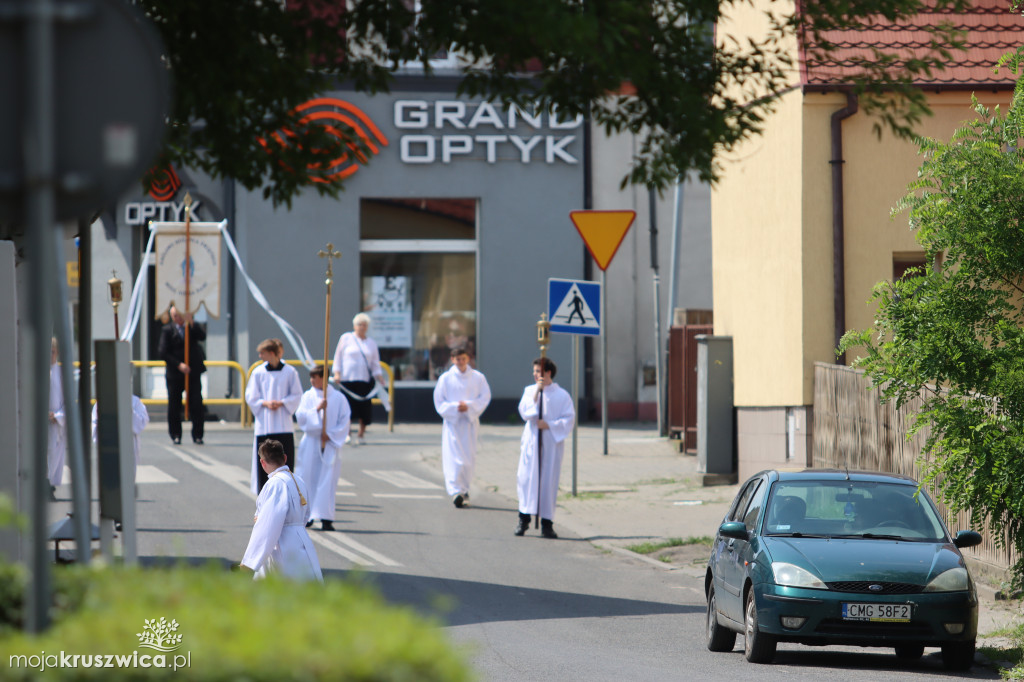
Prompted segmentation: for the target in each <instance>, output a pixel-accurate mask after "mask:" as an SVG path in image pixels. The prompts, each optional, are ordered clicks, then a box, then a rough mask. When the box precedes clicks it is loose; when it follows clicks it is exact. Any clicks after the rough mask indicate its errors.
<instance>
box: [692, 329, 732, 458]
mask: <svg viewBox="0 0 1024 682" xmlns="http://www.w3.org/2000/svg"><path fill="white" fill-rule="evenodd" d="M696 340H697V459H698V463H699V466H700V471H701V472H702V473H705V474H734V473H735V472H736V462H735V459H734V455H733V453H734V451H735V448H734V446H733V440H734V434H735V432H736V430H735V427H734V417H733V414H734V410H733V391H732V389H733V381H732V337H731V336H711V335H707V334H701V335H698V336H697V337H696Z"/></svg>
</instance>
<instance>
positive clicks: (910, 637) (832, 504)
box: [704, 469, 981, 670]
mask: <svg viewBox="0 0 1024 682" xmlns="http://www.w3.org/2000/svg"><path fill="white" fill-rule="evenodd" d="M980 543H981V535H979V534H978V533H976V532H974V531H969V530H966V531H960V532H959V533H957V534H956V537H955V538H953V537H951V536H950V534H949V532H948V531H947V530H946V527H945V524H943V522H942V519H941V518H940V517H939V514H938V512H937V511H936V509H935V506H934V504H932V501H931V499H929V497H928V495H927V493H926V492H925V491H923V490H921V491H919V490H918V485H917V483H916V482H915V481H914V480H913V479H910V478H907V477H904V476H896V475H891V474H879V473H866V472H845V471H835V470H821V469H808V470H805V471H787V472H783V471H762V472H761V473H759V474H757V475H756V476H753V477H752V478H751V479H750V480H748V481H747V482H746V483H745V484H744V485H743V486H742V487H741V488H740V491H739V493H738V494H737V496H736V499H735V500H733V503H732V506H731V507H730V509H729V513H728V514H727V515H726V517H725V519H724V521H723V523H722V525H721V526H720V527H719V529H718V534H717V536H716V537H715V542H714V546H713V547H712V550H711V559H710V560H709V561H708V569H707V575H706V577H705V581H704V591H705V594H706V595H707V605H708V610H707V647H708V649H710V650H711V651H731V650H732V648H733V645H734V644H735V642H736V634H737V633H742V634H743V635H744V640H745V643H744V653H745V654H746V658H747V660H748V661H750V662H752V663H770V662H771V661H772V659H773V658H774V657H775V648H776V645H777V644H778V643H779V642H796V643H799V644H805V645H810V646H825V645H831V644H842V645H852V646H866V647H892V648H894V649H895V650H896V655H897V656H898V657H900V658H904V659H918V658H920V657H921V656H922V655H923V654H924V648H925V647H941V648H942V661H943V663H944V664H945V666H946V667H947V668H949V669H951V670H967V669H968V668H970V667H971V664H972V663H973V662H974V645H975V639H976V637H977V632H978V595H977V590H976V589H975V586H974V581H973V580H972V579H971V575H970V573H969V572H968V571H967V566H966V564H965V563H964V558H963V556H962V555H961V554H960V549H959V548H961V547H973V546H975V545H977V544H980Z"/></svg>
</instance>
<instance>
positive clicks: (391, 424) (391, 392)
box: [207, 360, 395, 431]
mask: <svg viewBox="0 0 1024 682" xmlns="http://www.w3.org/2000/svg"><path fill="white" fill-rule="evenodd" d="M284 362H287V363H288V364H289V365H292V366H294V367H303V366H304V365H303V364H302V360H285V361H284ZM207 364H209V363H207ZM262 364H263V361H262V360H261V361H259V362H254V363H252V365H250V366H249V372H248V373H247V374H246V375H245V376H246V382H248V379H249V377H251V376H252V371H253V370H254V369H256V368H257V367H259V366H260V365H262ZM380 366H381V369H383V370H384V371H385V372H386V373H387V375H388V402H390V403H391V410H390V411H389V412H388V431H394V430H395V373H394V372H392V371H391V365H389V364H388V363H386V362H382V363H380ZM243 394H244V392H243ZM244 402H245V401H244V400H243V403H244ZM371 402H372V403H373V404H374V405H383V403H382V402H381V401H380V398H374V399H373V400H372V401H371ZM251 424H252V410H250V409H249V406H248V405H245V417H244V418H243V419H242V426H250V425H251Z"/></svg>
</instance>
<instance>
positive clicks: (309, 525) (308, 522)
mask: <svg viewBox="0 0 1024 682" xmlns="http://www.w3.org/2000/svg"><path fill="white" fill-rule="evenodd" d="M312 527H313V519H310V520H309V521H306V528H312Z"/></svg>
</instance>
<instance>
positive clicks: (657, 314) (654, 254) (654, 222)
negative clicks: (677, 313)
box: [647, 189, 664, 436]
mask: <svg viewBox="0 0 1024 682" xmlns="http://www.w3.org/2000/svg"><path fill="white" fill-rule="evenodd" d="M647 199H648V207H649V213H650V223H651V270H652V272H653V275H654V388H655V392H656V393H657V398H656V400H655V409H656V410H657V412H658V420H657V421H658V435H659V436H661V435H664V434H663V432H662V425H663V424H662V417H661V296H660V293H661V292H660V288H661V282H660V276H659V274H658V204H657V195H656V194H655V192H654V190H653V189H649V190H648V191H647Z"/></svg>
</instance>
